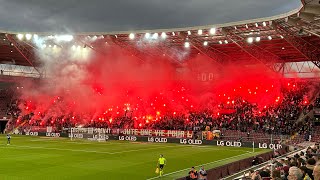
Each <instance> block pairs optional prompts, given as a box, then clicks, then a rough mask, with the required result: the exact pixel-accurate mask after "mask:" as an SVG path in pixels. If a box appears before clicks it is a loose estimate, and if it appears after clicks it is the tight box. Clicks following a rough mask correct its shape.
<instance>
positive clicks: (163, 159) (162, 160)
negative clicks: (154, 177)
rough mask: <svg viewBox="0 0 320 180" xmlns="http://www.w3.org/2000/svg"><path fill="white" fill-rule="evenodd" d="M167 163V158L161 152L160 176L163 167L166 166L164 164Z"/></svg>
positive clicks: (159, 162)
mask: <svg viewBox="0 0 320 180" xmlns="http://www.w3.org/2000/svg"><path fill="white" fill-rule="evenodd" d="M166 164H167V160H166V158H164V157H163V155H162V154H160V158H159V160H158V167H159V169H160V176H162V175H163V168H164V166H165V165H166Z"/></svg>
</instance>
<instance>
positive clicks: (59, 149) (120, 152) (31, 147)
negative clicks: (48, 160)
mask: <svg viewBox="0 0 320 180" xmlns="http://www.w3.org/2000/svg"><path fill="white" fill-rule="evenodd" d="M4 147H7V146H0V148H4ZM10 147H14V148H30V149H48V150H58V151H71V152H88V153H98V154H122V153H127V152H136V151H145V150H152V149H164V148H171V147H173V146H164V147H157V148H143V149H134V150H128V151H119V152H104V151H90V150H80V149H79V150H77V149H64V148H54V147H52V148H51V147H39V146H17V145H10Z"/></svg>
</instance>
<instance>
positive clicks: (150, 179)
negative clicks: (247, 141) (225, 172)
mask: <svg viewBox="0 0 320 180" xmlns="http://www.w3.org/2000/svg"><path fill="white" fill-rule="evenodd" d="M249 153H251V152H247V153H244V154H240V155H237V156H231V157H228V158H225V159H220V160H217V161H212V162H208V163H205V164H201V165H198V166H194V167H200V166H205V165H208V164H212V163H218V162H221V161H226V160H229V159H232V158H236V157H240V156H243V155H246V154H249ZM188 169H190V168H186V169H181V170H178V171H174V172H171V173H168V174H164V175H163V176H162V177H164V176H168V175H171V174H176V173H179V172H182V171H185V170H188ZM158 178H161V177H160V176H156V177H153V178H149V179H147V180H152V179H158Z"/></svg>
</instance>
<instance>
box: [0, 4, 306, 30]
mask: <svg viewBox="0 0 320 180" xmlns="http://www.w3.org/2000/svg"><path fill="white" fill-rule="evenodd" d="M0 3H1V6H0V29H2V30H5V31H11V32H25V33H27V32H54V33H58V32H64V33H72V34H74V33H84V32H119V31H137V30H155V29H173V28H184V27H194V26H203V25H213V24H224V23H229V22H237V21H243V20H248V19H256V18H263V17H270V16H274V15H278V14H283V13H287V12H289V11H291V10H292V9H297V8H299V7H300V6H301V1H300V0H268V1H266V0H228V1H226V0H184V1H181V0H174V1H173V0H157V1H150V0H134V1H132V0H117V1H112V2H110V1H105V0H91V1H79V0H68V1H55V0H41V1H39V0H28V1H25V0H10V1H5V0H2V1H0Z"/></svg>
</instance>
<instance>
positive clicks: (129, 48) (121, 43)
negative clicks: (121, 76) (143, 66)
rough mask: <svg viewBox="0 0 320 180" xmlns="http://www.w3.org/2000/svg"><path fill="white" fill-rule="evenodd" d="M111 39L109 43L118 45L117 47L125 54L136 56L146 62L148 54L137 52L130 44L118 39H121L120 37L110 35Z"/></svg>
mask: <svg viewBox="0 0 320 180" xmlns="http://www.w3.org/2000/svg"><path fill="white" fill-rule="evenodd" d="M109 38H110V41H109V42H110V43H111V44H112V45H116V46H118V47H120V48H121V49H123V50H124V51H125V52H127V53H129V55H131V56H135V57H137V58H138V59H140V60H141V61H145V57H146V55H147V54H146V53H143V52H140V51H137V50H136V49H135V48H133V47H132V46H131V45H129V44H128V43H126V42H124V41H121V40H119V39H118V38H120V37H113V36H112V35H110V36H109Z"/></svg>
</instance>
